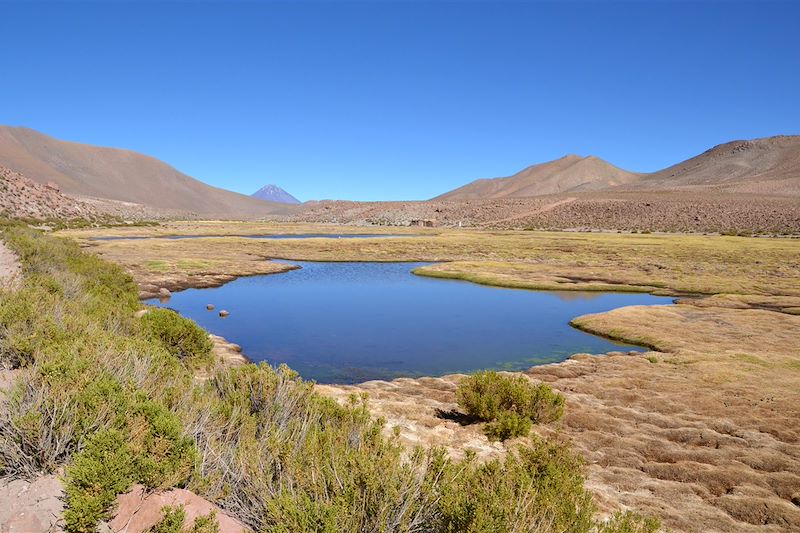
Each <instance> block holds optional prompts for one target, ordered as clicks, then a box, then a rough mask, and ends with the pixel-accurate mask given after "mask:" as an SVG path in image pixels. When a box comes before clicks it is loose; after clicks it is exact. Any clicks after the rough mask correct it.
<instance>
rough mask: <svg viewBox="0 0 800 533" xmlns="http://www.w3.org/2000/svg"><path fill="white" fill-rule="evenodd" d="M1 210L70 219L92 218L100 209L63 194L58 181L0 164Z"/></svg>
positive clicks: (17, 215)
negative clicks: (44, 180)
mask: <svg viewBox="0 0 800 533" xmlns="http://www.w3.org/2000/svg"><path fill="white" fill-rule="evenodd" d="M0 214H3V215H5V216H8V217H11V218H33V219H37V220H43V219H48V218H58V219H67V220H69V219H91V218H95V217H97V216H98V214H99V213H98V210H97V209H96V208H95V207H94V206H92V205H90V204H88V203H85V202H80V201H77V200H75V199H74V198H70V197H68V196H65V195H63V194H61V192H60V191H59V188H58V186H57V185H55V184H49V185H42V184H39V183H36V182H34V181H32V180H30V179H28V178H26V177H25V176H23V175H22V174H20V173H18V172H14V171H13V170H11V169H9V168H5V167H0Z"/></svg>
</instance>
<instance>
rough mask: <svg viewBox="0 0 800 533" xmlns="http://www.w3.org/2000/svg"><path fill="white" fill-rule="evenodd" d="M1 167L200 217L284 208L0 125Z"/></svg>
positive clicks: (154, 165)
mask: <svg viewBox="0 0 800 533" xmlns="http://www.w3.org/2000/svg"><path fill="white" fill-rule="evenodd" d="M0 165H4V166H6V167H8V168H10V169H12V170H14V171H17V172H20V173H22V174H24V175H25V176H27V177H28V178H30V179H32V180H34V181H36V182H38V183H41V184H46V183H49V182H52V183H55V184H56V185H57V186H58V187H59V188H60V189H61V191H63V192H64V193H67V194H71V195H80V196H91V197H96V198H103V199H109V200H116V201H122V202H133V203H136V204H142V205H145V206H148V207H151V208H156V209H163V210H172V211H179V212H186V213H194V214H196V215H201V216H205V217H229V218H234V217H236V218H252V217H262V216H266V215H270V214H280V213H286V212H288V210H289V208H288V207H287V206H286V205H285V204H278V203H274V202H265V201H263V200H257V199H255V198H250V197H249V196H245V195H243V194H238V193H234V192H231V191H226V190H224V189H218V188H216V187H211V186H209V185H206V184H205V183H202V182H200V181H198V180H196V179H194V178H192V177H190V176H187V175H186V174H183V173H181V172H179V171H178V170H176V169H174V168H172V167H171V166H169V165H167V164H166V163H163V162H162V161H159V160H158V159H155V158H152V157H149V156H146V155H142V154H139V153H136V152H132V151H130V150H120V149H116V148H103V147H98V146H91V145H87V144H79V143H73V142H65V141H60V140H58V139H54V138H53V137H49V136H47V135H44V134H42V133H39V132H36V131H34V130H31V129H28V128H13V127H7V126H0Z"/></svg>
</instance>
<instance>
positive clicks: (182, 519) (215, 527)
mask: <svg viewBox="0 0 800 533" xmlns="http://www.w3.org/2000/svg"><path fill="white" fill-rule="evenodd" d="M161 512H162V513H163V514H164V517H163V518H162V519H161V520H160V521H159V522H158V523H157V524H156V525H154V526H153V527H151V528H150V529H149V530H148V531H147V533H219V522H217V519H216V517H215V516H214V512H213V511H212V512H211V513H209V514H207V515H204V516H198V517H197V518H195V519H194V523H193V524H192V526H191V527H188V528H187V527H186V511H185V510H184V509H183V506H176V507H171V506H166V507H162V508H161Z"/></svg>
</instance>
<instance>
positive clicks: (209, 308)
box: [206, 304, 214, 311]
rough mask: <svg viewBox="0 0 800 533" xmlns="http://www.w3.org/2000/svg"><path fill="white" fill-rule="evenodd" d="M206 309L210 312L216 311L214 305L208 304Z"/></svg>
mask: <svg viewBox="0 0 800 533" xmlns="http://www.w3.org/2000/svg"><path fill="white" fill-rule="evenodd" d="M206 309H208V310H209V311H213V310H214V304H206Z"/></svg>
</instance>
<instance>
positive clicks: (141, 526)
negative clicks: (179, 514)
mask: <svg viewBox="0 0 800 533" xmlns="http://www.w3.org/2000/svg"><path fill="white" fill-rule="evenodd" d="M181 505H182V506H183V509H184V511H185V512H186V522H185V526H189V527H190V526H191V525H192V524H193V523H194V520H195V518H197V517H199V516H204V515H207V514H208V513H210V512H212V511H214V512H215V514H216V518H217V522H219V533H244V532H246V531H247V528H245V526H244V525H243V524H242V523H241V522H239V521H238V520H236V519H235V518H232V517H231V516H229V515H227V514H225V512H223V511H222V510H221V509H220V508H219V507H217V506H216V505H214V504H213V503H211V502H209V501H208V500H206V499H204V498H202V497H200V496H198V495H197V494H195V493H193V492H191V491H188V490H185V489H172V490H168V491H165V492H154V493H149V494H148V493H145V491H144V487H143V486H142V485H136V486H134V487H133V489H131V491H130V492H128V493H126V494H122V495H120V496H118V497H117V514H116V516H115V517H114V519H113V520H111V522H109V523H108V526H109V528H110V530H111V531H113V532H114V533H143V532H144V531H148V530H149V529H150V528H152V527H153V526H154V525H156V524H157V523H158V522H159V521H160V520H161V519H162V518H163V516H164V515H163V513H162V512H161V509H162V507H165V506H181Z"/></svg>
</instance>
